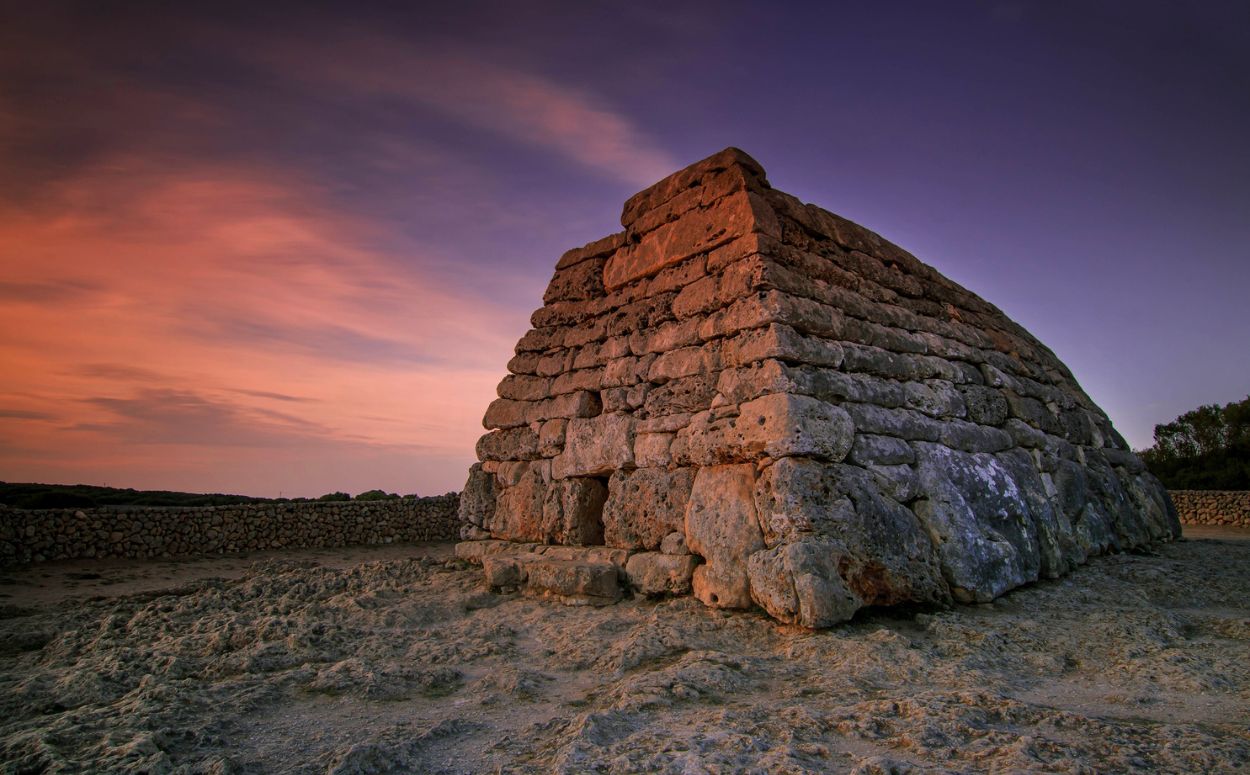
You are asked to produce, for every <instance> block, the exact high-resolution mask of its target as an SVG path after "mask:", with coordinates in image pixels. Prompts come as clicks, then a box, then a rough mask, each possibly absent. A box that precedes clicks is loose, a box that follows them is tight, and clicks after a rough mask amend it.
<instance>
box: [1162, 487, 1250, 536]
mask: <svg viewBox="0 0 1250 775" xmlns="http://www.w3.org/2000/svg"><path fill="white" fill-rule="evenodd" d="M1168 494H1169V495H1171V496H1172V503H1174V504H1176V513H1177V514H1178V515H1179V516H1180V518H1181V524H1182V525H1230V526H1233V527H1250V490H1169V491H1168Z"/></svg>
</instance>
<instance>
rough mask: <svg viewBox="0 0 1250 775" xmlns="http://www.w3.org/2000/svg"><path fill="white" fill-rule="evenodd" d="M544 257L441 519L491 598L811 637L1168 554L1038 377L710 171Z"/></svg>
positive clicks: (1085, 420)
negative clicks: (473, 448) (611, 229)
mask: <svg viewBox="0 0 1250 775" xmlns="http://www.w3.org/2000/svg"><path fill="white" fill-rule="evenodd" d="M621 225H622V226H623V227H624V230H623V231H621V232H618V233H616V234H612V235H610V236H608V237H605V238H603V239H601V240H598V241H597V242H593V243H591V244H589V245H587V246H585V247H582V248H577V249H575V250H571V251H569V252H568V253H565V254H564V256H563V257H561V258H560V261H559V263H557V265H556V271H555V276H554V277H553V278H552V280H551V284H550V285H549V286H548V288H547V292H546V294H544V296H543V307H542V308H541V309H539V310H538V311H537V312H535V313H534V314H533V316H532V318H531V322H532V325H533V329H532V330H530V331H529V332H527V333H526V334H525V335H524V336H523V337H521V340H520V342H518V344H517V346H516V356H515V357H514V358H513V359H512V360H511V361H510V362H509V363H508V371H509V372H510V373H509V375H508V376H507V377H505V378H504V379H503V381H502V382H500V384H499V390H498V394H499V398H498V400H496V401H495V402H493V403H492V404H491V405H490V407H489V408H488V409H487V410H486V416H485V419H484V425H485V426H486V428H487V429H489V432H488V433H487V434H486V435H484V436H483V437H482V438H481V440H480V441H479V443H478V445H477V453H478V459H479V460H480V461H481V462H480V463H478V464H477V465H475V466H473V468H472V469H471V471H470V473H469V479H468V483H467V484H466V485H465V489H464V492H463V494H462V497H461V512H460V513H461V518H462V520H463V522H464V523H465V524H464V527H463V529H462V537H463V538H465V539H466V541H465V542H464V543H462V544H460V545H459V546H458V547H457V553H458V555H459V556H461V557H463V558H465V559H467V560H469V561H472V562H477V563H481V564H482V565H483V568H484V572H485V574H486V578H487V581H488V583H489V584H490V585H491V586H492V587H495V588H499V589H503V590H514V589H515V590H520V591H523V592H527V593H530V594H538V595H545V596H553V597H557V598H560V599H562V600H564V601H566V602H581V603H606V602H611V601H613V600H616V599H617V598H619V597H620V595H621V594H622V591H623V590H624V589H632V590H633V591H634V592H636V593H640V594H647V595H662V594H675V595H681V594H691V593H692V594H694V595H695V596H696V597H697V598H698V599H699V600H701V601H703V603H705V604H706V605H709V606H713V607H720V608H750V607H752V606H756V605H758V606H760V607H761V608H763V609H764V610H765V611H767V612H768V613H769V614H770V615H772V616H773V617H775V618H776V619H778V620H781V621H783V622H793V623H799V624H802V625H805V626H808V627H823V626H828V625H831V624H834V623H836V622H839V621H842V620H845V619H847V618H849V617H851V616H852V615H853V614H854V613H855V611H856V610H858V609H860V608H862V607H864V606H881V605H893V604H898V603H905V602H914V603H944V602H948V601H950V600H952V599H953V600H955V601H961V602H973V601H977V602H980V601H988V600H992V599H994V598H995V597H997V596H998V595H1001V594H1002V593H1004V592H1006V591H1007V590H1010V589H1012V588H1013V587H1017V586H1019V585H1021V584H1027V583H1029V582H1032V581H1036V580H1038V579H1045V578H1054V577H1057V576H1060V575H1062V574H1064V573H1066V572H1068V571H1069V570H1071V569H1072V568H1073V567H1075V566H1077V565H1079V564H1081V563H1083V562H1085V560H1086V558H1088V557H1089V556H1091V555H1095V554H1099V553H1102V552H1108V551H1123V550H1127V549H1132V548H1135V547H1141V546H1145V545H1148V544H1151V543H1153V542H1157V541H1162V540H1168V539H1172V538H1175V537H1178V536H1179V535H1180V524H1179V522H1178V521H1177V517H1176V512H1175V509H1174V508H1173V506H1172V503H1171V501H1170V500H1169V499H1168V495H1167V493H1166V491H1165V490H1164V489H1163V487H1162V486H1161V485H1160V483H1159V482H1158V480H1156V479H1155V478H1154V477H1153V476H1151V475H1150V474H1149V473H1147V472H1146V470H1145V468H1144V467H1143V465H1142V463H1141V461H1140V460H1139V459H1138V458H1137V457H1136V456H1135V455H1134V454H1133V453H1132V451H1130V450H1129V448H1128V445H1127V444H1126V443H1125V442H1124V439H1123V438H1121V437H1120V435H1119V434H1118V433H1116V431H1115V429H1114V428H1112V427H1111V423H1110V421H1109V420H1108V419H1107V416H1106V414H1104V413H1103V412H1102V411H1101V410H1100V409H1099V408H1098V407H1097V406H1095V405H1094V403H1093V402H1092V401H1091V400H1090V399H1089V397H1088V396H1087V395H1085V393H1084V392H1083V391H1082V390H1081V388H1080V386H1079V385H1077V382H1076V380H1075V379H1074V378H1073V376H1072V374H1071V372H1070V371H1068V369H1067V368H1066V367H1064V365H1063V364H1062V363H1060V362H1059V360H1058V359H1057V358H1056V357H1055V355H1054V354H1053V353H1052V352H1051V351H1050V350H1048V349H1047V348H1046V347H1045V346H1044V345H1042V344H1041V343H1040V342H1039V341H1037V340H1036V339H1035V338H1033V337H1032V336H1031V335H1030V334H1029V333H1028V332H1027V331H1025V330H1024V329H1023V328H1021V327H1020V326H1019V325H1017V324H1015V323H1014V322H1012V321H1011V320H1009V319H1008V318H1007V316H1006V315H1004V314H1003V313H1002V312H1001V311H1000V310H998V309H997V308H996V307H994V306H993V305H991V304H989V303H987V302H985V301H984V300H982V299H980V298H979V297H977V296H976V295H975V294H973V293H971V292H969V291H967V290H965V289H963V288H961V287H960V286H958V285H956V284H955V283H953V282H951V281H950V280H948V279H946V278H945V277H943V276H942V275H940V274H939V273H938V272H937V271H935V270H934V269H933V268H931V267H929V266H926V265H925V264H923V263H921V262H920V261H918V260H917V259H916V258H914V257H913V256H912V255H910V254H909V253H907V252H906V251H904V250H902V249H901V248H899V247H897V246H895V245H893V244H891V243H890V242H888V241H886V240H884V239H882V238H881V237H879V236H878V235H876V234H874V233H872V232H870V231H868V230H867V229H864V228H862V227H860V226H857V225H856V224H854V223H851V222H849V221H847V220H845V219H843V218H840V217H838V216H836V215H834V214H832V213H829V212H826V211H824V210H822V209H820V208H818V207H814V206H812V205H805V204H803V203H801V202H800V201H798V200H797V199H795V198H794V197H792V196H789V195H788V194H784V193H782V192H780V191H777V190H775V189H773V188H771V187H770V186H769V184H768V181H767V180H766V179H765V176H764V170H763V169H762V168H761V167H760V165H759V164H758V163H757V162H756V161H755V160H754V159H752V158H751V157H749V156H748V155H746V154H745V153H743V152H742V151H739V150H737V149H733V148H730V149H726V150H724V151H721V152H720V153H718V154H716V155H714V156H711V157H709V158H707V159H705V160H703V161H701V162H699V163H697V164H694V165H692V166H690V167H687V168H686V169H684V170H681V171H680V172H677V173H674V174H673V175H670V176H669V177H667V178H665V179H664V180H662V181H660V182H659V183H657V184H655V185H654V186H652V187H651V188H648V189H647V190H645V191H643V192H641V193H639V194H637V195H636V196H634V197H633V198H631V199H630V200H629V201H628V202H626V203H625V208H624V213H623V214H622V216H621Z"/></svg>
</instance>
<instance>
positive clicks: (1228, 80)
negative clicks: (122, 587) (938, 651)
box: [0, 0, 1250, 497]
mask: <svg viewBox="0 0 1250 775" xmlns="http://www.w3.org/2000/svg"><path fill="white" fill-rule="evenodd" d="M1247 138H1250V4H1247V3H1244V2H1227V3H1225V2H1203V3H1188V2H1175V3H1173V2H1120V3H1111V2H1100V1H1098V0H1094V1H1092V2H1080V3H1068V2H1042V1H1039V2H1030V1H1029V0H1000V1H998V2H951V3H928V2H916V3H911V2H880V3H837V2H823V3H810V4H805V3H738V2H707V3H703V2H693V3H683V2H674V1H673V0H669V1H668V2H649V1H635V2H630V3H606V2H567V3H565V2H544V1H543V0H537V1H533V2H526V3H508V2H493V3H489V2H488V3H484V2H456V3H438V4H433V3H429V4H426V3H388V4H382V3H364V2H353V3H341V4H337V5H336V4H315V3H298V4H289V3H281V2H268V3H245V4H232V3H229V2H218V3H214V4H212V5H204V6H199V5H197V4H195V3H189V2H188V3H143V2H129V3H112V4H106V3H94V2H92V3H73V2H55V3H28V2H17V0H0V479H3V480H5V481H38V482H55V483H79V482H81V483H89V484H105V485H110V486H116V487H136V488H161V489H176V490H188V491H197V492H234V493H243V494H250V495H261V496H279V495H285V496H288V497H289V496H316V495H320V494H322V493H325V492H331V491H335V490H343V491H347V492H351V493H356V492H361V491H363V490H367V489H373V488H382V489H386V490H388V491H393V492H400V493H420V494H423V495H430V494H438V493H443V492H448V491H452V490H458V489H460V487H461V486H462V484H463V482H464V479H465V476H466V473H467V469H468V466H469V465H470V464H471V463H472V462H473V458H474V452H473V445H474V442H475V441H476V439H477V437H478V436H479V435H480V434H481V433H482V432H483V430H482V427H481V418H482V414H483V413H484V411H485V408H486V406H487V404H488V403H489V402H490V401H491V399H492V398H493V397H494V391H495V386H496V385H497V383H498V382H499V380H500V379H501V378H502V377H503V376H504V374H505V373H506V370H505V365H506V363H507V361H508V359H509V357H510V356H511V353H512V347H513V345H514V344H515V343H516V341H517V339H519V338H520V336H521V335H522V334H523V333H524V332H525V331H526V330H527V328H528V327H529V326H528V318H529V315H530V313H531V312H532V311H533V310H534V309H535V308H536V307H538V306H540V305H541V297H542V292H543V289H544V288H545V286H546V284H547V281H548V280H549V279H550V277H551V273H552V269H553V267H554V265H555V261H556V260H557V259H558V257H559V256H560V254H561V253H562V252H563V251H565V250H566V249H568V248H571V247H576V246H579V245H582V244H585V243H587V242H589V241H592V240H594V239H597V238H599V237H601V236H604V235H606V234H609V233H611V232H613V231H616V230H618V229H619V228H620V227H619V221H618V219H619V216H620V211H621V205H622V203H623V202H624V200H625V199H626V198H628V197H629V196H630V195H632V194H633V193H635V192H637V191H639V190H641V189H642V188H645V187H646V186H648V185H650V184H651V183H654V182H655V181H657V180H659V179H660V178H662V177H664V176H665V175H667V174H668V173H670V172H672V171H675V170H677V169H679V168H680V167H683V166H685V165H687V164H690V163H692V162H694V161H697V160H699V159H701V158H704V157H706V156H708V155H710V154H712V153H714V152H716V151H718V150H720V149H721V148H724V147H726V146H729V145H734V146H738V147H740V148H743V149H744V150H746V151H747V152H748V153H750V154H751V155H752V156H754V157H755V158H756V159H758V160H759V161H760V162H761V163H762V164H763V165H764V167H765V168H766V169H767V170H768V175H769V180H770V181H771V182H772V184H773V185H774V186H775V187H777V188H779V189H781V190H783V191H787V192H789V193H792V194H794V195H796V196H798V197H799V198H800V199H803V200H804V201H807V202H812V203H815V204H818V205H820V206H822V207H824V208H826V209H828V210H831V211H833V212H836V213H839V214H841V215H843V216H845V217H848V218H850V219H852V220H854V221H856V222H858V223H861V224H863V225H864V226H867V227H868V228H870V229H873V230H874V231H877V232H878V233H880V234H882V235H883V236H885V237H886V238H888V239H890V240H892V241H894V242H896V243H897V244H899V245H901V246H903V247H904V248H906V249H908V250H909V251H911V252H912V253H914V254H915V255H916V256H917V257H919V258H920V259H921V260H923V261H925V262H926V263H928V264H930V265H932V266H934V267H936V268H937V269H938V270H939V271H941V272H942V273H944V274H945V275H947V276H948V277H950V278H952V279H953V280H955V281H956V282H959V283H961V284H962V285H964V286H965V287H967V288H969V289H971V290H973V291H975V292H976V293H978V294H980V295H981V296H982V297H984V298H985V299H987V300H988V301H990V302H992V303H994V304H995V305H997V306H998V307H1000V308H1001V309H1002V310H1004V311H1005V312H1006V313H1007V314H1008V315H1009V316H1010V317H1012V318H1013V319H1014V320H1016V321H1017V322H1019V323H1020V324H1021V325H1023V326H1024V327H1025V328H1027V329H1028V330H1029V331H1031V332H1032V333H1033V334H1034V335H1035V336H1037V337H1038V338H1039V339H1040V340H1041V341H1042V342H1044V343H1045V344H1047V345H1048V346H1049V347H1050V348H1051V349H1052V350H1054V351H1055V353H1056V354H1057V355H1058V356H1059V357H1060V359H1062V360H1063V361H1064V362H1065V363H1067V365H1068V366H1069V367H1070V368H1071V369H1072V371H1073V372H1074V373H1075V375H1076V377H1077V379H1078V380H1079V381H1080V383H1081V384H1082V386H1083V387H1084V388H1085V390H1086V392H1088V393H1089V394H1090V395H1091V397H1092V398H1093V399H1094V400H1095V401H1096V402H1097V403H1098V404H1099V405H1100V406H1102V407H1103V409H1104V410H1106V411H1107V412H1108V414H1109V415H1110V416H1111V419H1112V420H1113V422H1114V423H1115V425H1116V427H1117V428H1118V429H1119V430H1120V431H1121V433H1123V434H1124V435H1125V437H1126V438H1127V439H1128V440H1129V442H1130V443H1131V444H1132V445H1133V446H1134V447H1135V448H1144V447H1146V446H1149V445H1150V443H1151V437H1152V429H1153V427H1154V425H1155V424H1156V423H1162V422H1167V421H1169V420H1171V419H1172V418H1174V417H1176V416H1177V415H1179V414H1180V413H1182V412H1184V411H1187V410H1189V409H1191V408H1194V407H1196V406H1198V405H1200V404H1206V403H1226V402H1229V401H1235V400H1240V399H1242V398H1244V397H1245V396H1246V395H1247V394H1248V393H1250V335H1248V332H1250V303H1248V302H1247V291H1248V290H1250V141H1247Z"/></svg>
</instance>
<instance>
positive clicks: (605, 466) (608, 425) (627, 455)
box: [535, 413, 634, 479]
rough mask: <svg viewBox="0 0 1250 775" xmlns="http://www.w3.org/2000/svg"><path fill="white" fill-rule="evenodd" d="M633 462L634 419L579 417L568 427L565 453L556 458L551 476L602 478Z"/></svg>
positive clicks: (552, 463)
mask: <svg viewBox="0 0 1250 775" xmlns="http://www.w3.org/2000/svg"><path fill="white" fill-rule="evenodd" d="M535 449H537V439H535ZM633 463H634V419H633V417H631V416H630V415H628V414H624V413H617V414H604V415H600V416H598V417H590V418H580V417H578V418H573V419H571V420H569V423H568V425H567V426H566V427H565V431H564V451H563V452H561V453H560V454H559V455H556V456H555V457H554V458H552V461H551V475H552V477H553V478H556V479H564V478H565V477H569V476H598V475H603V474H610V473H612V472H613V471H615V470H617V469H619V468H625V467H629V466H632V465H633Z"/></svg>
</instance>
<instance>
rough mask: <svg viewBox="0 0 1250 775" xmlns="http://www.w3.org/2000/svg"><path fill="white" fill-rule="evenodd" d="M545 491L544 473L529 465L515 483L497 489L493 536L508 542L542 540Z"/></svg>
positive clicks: (492, 524) (491, 526)
mask: <svg viewBox="0 0 1250 775" xmlns="http://www.w3.org/2000/svg"><path fill="white" fill-rule="evenodd" d="M546 491H547V488H546V486H545V485H544V484H543V479H542V475H541V474H539V472H538V471H536V470H534V469H531V468H528V467H526V468H525V469H524V473H522V474H521V475H520V477H519V478H518V479H517V482H516V483H515V484H513V485H511V486H508V487H503V488H502V489H499V490H498V491H497V495H496V496H495V515H494V518H493V520H492V521H491V524H490V526H489V528H488V529H489V530H490V532H491V535H492V536H494V537H495V538H501V539H504V540H506V541H528V542H535V541H542V540H543V531H542V519H543V499H544V497H545V496H546V494H547V492H546Z"/></svg>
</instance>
